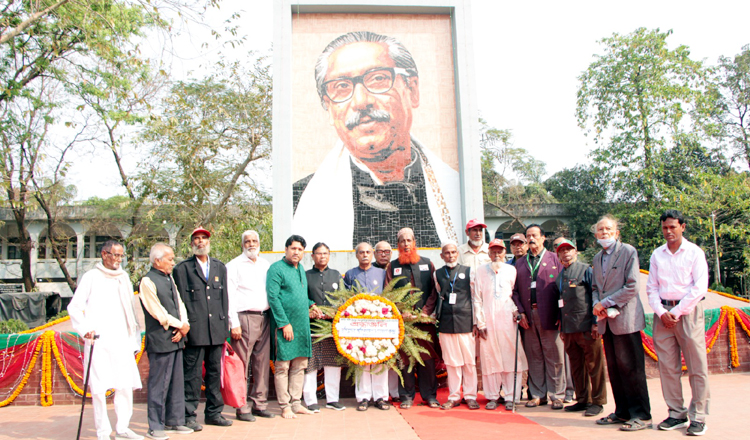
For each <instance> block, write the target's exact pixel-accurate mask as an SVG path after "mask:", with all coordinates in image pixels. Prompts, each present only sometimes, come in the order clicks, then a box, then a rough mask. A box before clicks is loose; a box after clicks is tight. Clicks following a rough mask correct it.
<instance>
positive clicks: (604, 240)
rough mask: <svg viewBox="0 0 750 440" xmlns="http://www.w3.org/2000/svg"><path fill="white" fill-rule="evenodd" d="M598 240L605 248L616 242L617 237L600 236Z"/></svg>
mask: <svg viewBox="0 0 750 440" xmlns="http://www.w3.org/2000/svg"><path fill="white" fill-rule="evenodd" d="M596 241H597V242H599V245H600V246H601V247H603V248H604V249H609V248H610V246H612V245H613V244H615V242H616V241H617V239H616V238H599V239H597V240H596Z"/></svg>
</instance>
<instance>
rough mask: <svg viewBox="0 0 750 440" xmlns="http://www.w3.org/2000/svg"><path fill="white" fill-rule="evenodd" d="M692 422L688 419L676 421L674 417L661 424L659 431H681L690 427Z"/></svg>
mask: <svg viewBox="0 0 750 440" xmlns="http://www.w3.org/2000/svg"><path fill="white" fill-rule="evenodd" d="M688 424H690V422H689V421H688V419H676V418H674V417H667V418H666V419H664V421H663V422H661V423H659V429H660V430H662V431H672V430H674V429H680V428H684V427H686V426H688Z"/></svg>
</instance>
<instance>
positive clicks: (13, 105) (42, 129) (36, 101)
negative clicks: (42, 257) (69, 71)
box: [0, 83, 53, 292]
mask: <svg viewBox="0 0 750 440" xmlns="http://www.w3.org/2000/svg"><path fill="white" fill-rule="evenodd" d="M46 85H47V84H45V83H41V84H40V87H38V88H37V90H35V92H36V93H31V92H32V91H31V90H26V91H25V92H24V94H23V96H21V97H19V98H18V99H16V100H13V101H0V112H1V113H0V136H1V137H2V145H1V148H2V153H0V176H2V186H3V190H4V191H3V192H4V195H5V197H4V198H5V202H6V203H7V206H8V207H9V208H10V210H11V211H12V212H13V219H14V220H15V225H16V228H17V229H18V247H19V249H20V251H21V277H22V278H23V284H24V288H25V289H26V291H27V292H31V291H32V289H33V288H34V285H35V283H34V277H33V276H32V273H31V252H32V251H33V249H34V242H33V241H32V240H31V235H30V234H29V230H28V227H27V224H26V214H27V213H28V212H29V210H31V209H33V206H30V205H31V202H32V201H33V199H34V187H33V185H32V179H33V177H34V173H36V172H37V168H38V166H39V162H40V161H41V157H42V156H43V153H42V147H43V145H44V142H45V137H46V133H47V130H48V129H49V122H50V120H51V118H52V116H51V113H52V109H53V105H52V104H51V103H50V102H49V101H47V100H46V99H44V98H45V97H46V93H47V89H46Z"/></svg>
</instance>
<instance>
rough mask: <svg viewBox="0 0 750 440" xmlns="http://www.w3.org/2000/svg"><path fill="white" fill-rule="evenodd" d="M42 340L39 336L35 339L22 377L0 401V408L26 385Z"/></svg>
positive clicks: (13, 398)
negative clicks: (9, 393) (11, 391)
mask: <svg viewBox="0 0 750 440" xmlns="http://www.w3.org/2000/svg"><path fill="white" fill-rule="evenodd" d="M41 342H42V341H41V340H40V338H37V339H36V346H35V347H34V354H33V355H32V356H31V360H30V361H29V365H28V366H27V367H26V372H25V373H24V375H23V379H21V382H20V383H19V384H18V386H17V387H16V389H15V390H13V393H12V394H11V395H10V396H8V398H7V399H5V400H3V401H2V402H0V408H2V407H4V406H7V405H9V404H10V403H11V402H13V401H14V400H16V397H18V396H19V395H20V394H21V391H23V388H24V387H25V386H26V384H27V383H28V381H29V377H30V376H31V371H32V370H33V369H34V366H35V365H36V360H37V358H38V357H39V351H40V350H41V349H42V343H41Z"/></svg>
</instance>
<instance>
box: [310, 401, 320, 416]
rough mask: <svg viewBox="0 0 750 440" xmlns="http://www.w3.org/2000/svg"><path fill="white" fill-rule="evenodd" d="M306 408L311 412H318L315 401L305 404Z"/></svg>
mask: <svg viewBox="0 0 750 440" xmlns="http://www.w3.org/2000/svg"><path fill="white" fill-rule="evenodd" d="M307 410H308V411H310V412H312V413H313V414H317V413H319V412H320V405H318V404H317V403H313V404H312V405H307Z"/></svg>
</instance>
